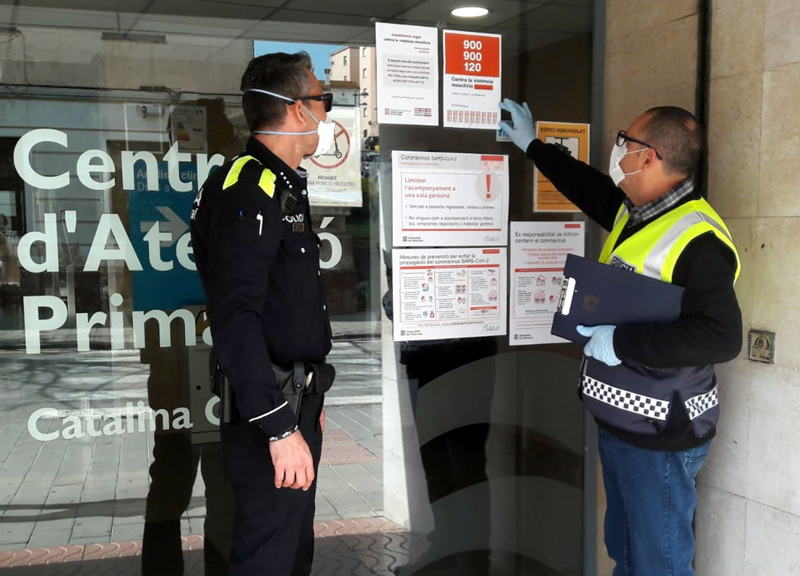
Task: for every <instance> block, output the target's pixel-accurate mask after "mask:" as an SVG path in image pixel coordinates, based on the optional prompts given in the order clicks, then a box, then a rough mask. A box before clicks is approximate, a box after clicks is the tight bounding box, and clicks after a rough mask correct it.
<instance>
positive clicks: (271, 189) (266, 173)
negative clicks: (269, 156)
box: [258, 168, 276, 198]
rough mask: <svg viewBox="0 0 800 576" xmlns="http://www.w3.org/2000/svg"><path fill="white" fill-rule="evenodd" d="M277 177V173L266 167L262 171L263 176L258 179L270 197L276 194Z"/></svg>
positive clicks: (260, 186) (259, 184)
mask: <svg viewBox="0 0 800 576" xmlns="http://www.w3.org/2000/svg"><path fill="white" fill-rule="evenodd" d="M275 178H276V177H275V173H274V172H273V171H272V170H270V169H269V168H264V170H263V171H262V172H261V178H259V180H258V186H259V188H261V189H262V190H263V191H264V194H266V195H267V196H269V197H270V198H272V196H273V195H274V194H275Z"/></svg>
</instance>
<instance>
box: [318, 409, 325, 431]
mask: <svg viewBox="0 0 800 576" xmlns="http://www.w3.org/2000/svg"><path fill="white" fill-rule="evenodd" d="M319 429H320V430H321V431H322V432H325V408H323V409H322V412H320V414H319Z"/></svg>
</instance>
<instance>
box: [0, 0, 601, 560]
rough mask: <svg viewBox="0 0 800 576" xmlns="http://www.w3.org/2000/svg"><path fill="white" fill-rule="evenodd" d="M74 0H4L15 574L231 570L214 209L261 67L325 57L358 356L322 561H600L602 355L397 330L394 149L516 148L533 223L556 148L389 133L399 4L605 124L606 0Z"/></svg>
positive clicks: (339, 401) (332, 186) (351, 366)
mask: <svg viewBox="0 0 800 576" xmlns="http://www.w3.org/2000/svg"><path fill="white" fill-rule="evenodd" d="M69 4H70V8H68V9H65V8H64V7H63V6H64V4H63V3H62V2H57V1H55V0H37V1H36V2H26V3H22V4H20V3H13V4H12V3H7V2H6V3H0V52H2V54H3V61H2V63H1V64H0V346H2V350H1V352H2V359H3V360H2V366H3V370H2V372H0V392H2V394H3V398H4V401H3V405H2V409H1V411H2V419H0V465H1V466H2V470H1V471H0V478H1V479H0V493H1V496H0V502H1V503H2V515H1V516H0V568H4V567H10V566H22V565H27V564H31V566H30V567H29V568H28V569H27V571H26V572H25V573H26V574H41V575H48V574H62V573H72V572H64V571H60V570H61V568H60V567H59V566H60V564H62V563H70V565H71V566H73V567H74V568H75V570H76V571H75V572H74V573H82V572H81V571H82V570H83V568H84V567H85V569H86V571H87V572H88V571H90V570H94V569H97V570H99V571H106V572H108V573H135V572H137V571H138V570H139V567H140V566H141V571H142V573H143V574H158V575H167V574H181V573H184V574H202V573H205V574H225V573H226V571H227V564H228V559H229V554H230V550H231V546H232V540H233V525H234V491H233V490H232V488H231V485H230V483H229V479H228V477H227V476H226V472H225V454H224V453H223V450H222V446H221V442H220V434H219V419H220V407H219V399H218V398H217V397H216V396H215V395H214V394H213V393H212V391H211V389H210V386H209V352H210V346H209V344H210V341H211V339H210V329H209V325H208V320H207V317H206V315H205V313H204V308H205V303H206V298H205V294H204V292H203V290H202V286H201V284H200V281H199V279H198V277H197V274H196V271H195V268H196V266H195V262H194V256H193V247H192V244H191V238H190V234H189V225H190V214H191V210H192V202H193V200H194V199H195V197H196V195H197V194H198V191H199V190H200V188H201V186H202V185H203V183H204V182H205V180H206V178H207V177H208V176H209V175H210V174H212V173H213V172H214V171H215V170H217V169H219V168H220V167H221V166H223V165H225V162H227V161H228V160H230V159H232V158H234V157H235V156H236V155H238V154H241V153H242V151H243V150H244V146H245V144H246V142H247V139H248V137H249V136H250V134H249V129H248V127H247V125H246V121H245V118H244V114H243V112H242V108H241V101H242V97H241V92H240V79H241V74H242V72H243V71H244V69H245V67H246V66H247V64H248V62H249V61H250V60H251V59H252V58H253V57H254V56H257V55H260V54H265V53H269V52H273V51H289V52H294V51H297V50H301V49H302V50H307V51H308V52H309V53H310V54H311V56H312V59H313V61H314V65H315V70H314V73H315V74H316V76H317V78H318V79H319V82H320V84H321V88H322V89H323V90H324V91H326V92H332V93H333V94H334V102H333V110H332V111H331V113H330V118H331V119H332V120H334V121H335V122H336V123H337V131H336V139H335V142H334V146H333V148H332V150H331V151H330V152H329V153H328V154H326V155H324V156H320V157H317V158H313V159H310V160H306V161H305V162H304V163H303V165H304V167H306V168H307V169H309V172H310V181H309V192H310V197H311V206H312V207H311V217H312V226H313V229H314V231H316V233H317V234H318V236H319V241H320V267H321V274H322V280H323V284H324V289H325V293H326V299H327V312H328V314H329V316H330V320H331V326H332V340H333V345H332V351H331V353H330V355H329V357H328V362H330V363H331V364H333V365H334V366H335V367H336V371H337V377H336V382H335V384H334V387H333V389H332V390H331V392H329V393H328V394H327V395H326V399H325V406H326V414H327V419H326V420H327V423H326V429H325V434H324V440H323V445H322V451H321V461H320V466H319V471H318V484H317V486H316V493H315V503H316V515H315V522H316V523H315V525H314V530H315V534H316V553H315V556H314V558H315V560H314V568H313V573H315V574H334V573H337V570H339V571H341V570H342V567H343V566H344V567H345V568H344V571H346V572H347V573H353V574H359V573H364V574H366V573H375V574H392V573H393V572H398V573H401V574H411V573H418V574H488V573H492V574H495V573H497V574H542V575H545V574H546V575H550V574H562V575H573V574H582V573H584V565H583V540H582V534H583V515H584V485H583V484H584V483H583V478H584V459H583V454H584V429H583V422H584V419H583V418H584V417H583V411H582V408H581V406H580V403H579V401H578V399H577V397H576V394H575V391H574V382H575V380H576V377H577V370H578V352H577V350H576V349H575V348H573V347H569V346H563V345H549V346H538V347H533V346H528V347H510V346H509V343H508V338H507V337H505V336H503V337H494V336H490V337H481V338H466V337H463V338H452V339H448V340H436V341H433V340H429V341H420V342H399V341H398V342H396V341H394V339H393V337H392V329H393V324H392V323H393V321H394V318H393V314H394V312H395V310H397V308H398V306H397V305H396V304H395V303H394V302H393V300H392V280H393V278H392V271H391V259H392V252H393V246H392V242H391V238H392V231H393V230H392V227H393V218H392V201H391V200H392V194H393V191H392V190H391V182H392V165H391V154H392V152H393V151H402V150H405V151H436V152H452V153H458V152H465V153H467V152H471V153H477V152H480V153H483V154H491V155H498V154H501V155H508V156H509V157H510V177H511V182H512V186H511V197H510V201H509V216H510V219H511V220H513V221H520V220H522V221H524V220H533V219H537V220H546V219H552V220H559V219H560V220H563V219H564V217H557V216H552V215H546V214H545V215H542V214H534V213H533V200H532V197H533V194H532V189H533V172H532V169H531V166H530V163H529V162H528V161H526V160H525V159H524V158H523V155H522V154H521V152H519V151H518V150H516V148H514V147H513V146H512V145H511V144H508V143H500V142H497V141H496V135H495V131H494V130H459V129H452V128H447V129H445V128H441V127H438V126H437V127H413V126H403V125H383V126H379V123H378V116H379V115H378V112H379V110H378V91H379V90H380V87H379V86H378V81H377V65H378V64H377V57H376V50H375V30H374V21H376V20H380V21H387V22H394V23H405V24H414V25H422V26H433V27H435V26H437V25H438V26H440V27H446V28H449V29H454V30H468V31H478V32H488V33H494V34H501V35H502V37H503V53H502V57H503V62H502V69H503V81H502V82H503V85H502V91H503V95H504V96H509V97H512V98H514V99H516V100H519V101H523V100H525V101H528V102H529V103H530V106H531V109H532V110H534V115H535V116H536V117H537V118H539V119H543V120H557V121H565V122H588V121H589V117H590V113H589V106H590V96H591V89H592V86H591V59H592V54H591V22H592V2H591V1H589V0H558V1H555V2H548V3H540V2H530V1H524V0H491V1H489V2H486V3H485V5H486V7H487V8H488V9H489V14H488V15H487V16H486V17H484V18H483V19H476V20H462V19H458V18H456V17H454V16H452V15H451V14H450V6H449V4H446V3H441V2H439V1H438V0H426V1H423V2H419V1H417V0H414V1H410V0H409V1H396V2H373V1H366V0H348V1H347V2H344V1H339V0H336V1H326V2H319V1H317V0H290V1H289V2H284V1H282V0H281V1H278V0H242V1H238V2H222V1H217V0H201V1H197V0H195V1H193V2H186V1H182V0H155V1H152V0H148V1H144V0H129V1H128V2H126V3H123V4H124V5H123V4H119V6H117V4H115V3H108V2H102V1H99V0H79V1H76V2H70V3H69ZM110 6H113V8H111V7H110ZM226 169H227V168H226ZM265 367H266V368H267V369H268V364H267V363H266V362H265ZM264 445H265V447H266V445H267V442H266V440H265V443H264ZM266 453H267V451H266V449H265V454H266ZM263 456H264V455H263V454H262V457H263ZM228 457H229V458H230V457H232V456H228ZM287 490H288V489H287ZM264 517H265V522H268V521H270V519H271V518H270V516H269V514H265V515H264ZM301 572H302V570H301Z"/></svg>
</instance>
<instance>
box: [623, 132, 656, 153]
mask: <svg viewBox="0 0 800 576" xmlns="http://www.w3.org/2000/svg"><path fill="white" fill-rule="evenodd" d="M625 142H633V143H634V144H641V145H642V146H644V147H645V148H652V149H653V152H655V153H656V158H658V159H659V160H663V158H662V157H661V154H659V153H658V150H656V147H655V146H651V145H650V144H648V143H647V142H642V141H641V140H637V139H636V138H632V137H631V136H628V132H627V130H620V131H619V132H617V146H625Z"/></svg>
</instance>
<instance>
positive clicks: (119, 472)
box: [0, 404, 383, 552]
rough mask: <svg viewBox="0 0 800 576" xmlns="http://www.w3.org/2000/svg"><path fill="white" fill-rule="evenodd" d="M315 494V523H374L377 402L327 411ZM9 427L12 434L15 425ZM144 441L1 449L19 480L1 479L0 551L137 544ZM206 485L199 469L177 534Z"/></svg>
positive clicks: (199, 519) (195, 530) (378, 484)
mask: <svg viewBox="0 0 800 576" xmlns="http://www.w3.org/2000/svg"><path fill="white" fill-rule="evenodd" d="M326 413H327V425H326V434H325V440H324V444H323V456H322V462H321V467H320V480H319V484H318V490H317V519H318V520H321V521H328V520H342V519H346V518H360V517H379V516H381V514H382V509H383V492H382V490H383V478H382V477H383V470H382V462H381V454H382V433H381V405H380V404H369V405H346V406H338V407H337V406H332V407H329V408H328V409H327V410H326ZM17 429H18V427H17ZM151 442H152V437H151V436H149V435H145V434H130V435H123V436H112V437H99V438H96V439H95V442H94V443H80V444H72V443H68V442H50V443H44V444H42V443H39V442H34V441H32V439H31V438H30V437H29V436H28V435H27V434H23V435H20V437H19V438H18V439H17V441H16V442H15V443H13V446H12V447H11V448H10V452H9V454H8V457H9V458H13V459H14V461H15V462H16V463H17V465H18V466H20V468H18V470H19V474H17V475H14V474H10V473H9V474H7V473H5V472H7V471H6V470H4V474H3V477H2V479H0V502H5V503H8V504H6V505H4V507H3V510H2V516H0V542H3V543H4V544H3V545H2V546H0V552H2V551H13V550H22V549H30V548H40V547H43V546H53V545H64V546H74V545H82V544H98V543H99V544H102V543H107V542H123V541H132V540H139V539H141V537H142V530H143V526H144V509H145V499H146V496H147V491H148V482H149V475H148V465H147V463H150V462H152V455H151V451H152V445H151ZM204 493H205V486H204V483H203V478H202V474H200V473H199V472H198V474H197V477H196V479H195V483H194V487H193V490H192V499H191V502H190V504H189V508H188V509H187V511H186V512H185V513H184V515H183V519H182V522H181V524H182V527H181V529H182V532H183V533H184V534H201V533H202V532H203V522H204V519H205V512H206V511H205V501H204Z"/></svg>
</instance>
